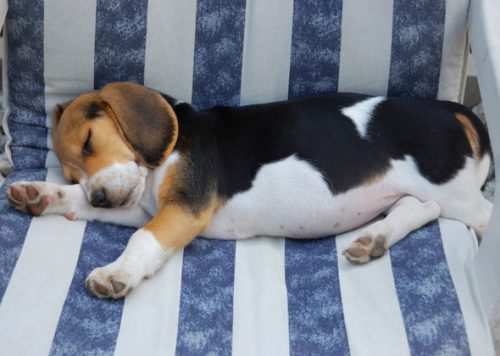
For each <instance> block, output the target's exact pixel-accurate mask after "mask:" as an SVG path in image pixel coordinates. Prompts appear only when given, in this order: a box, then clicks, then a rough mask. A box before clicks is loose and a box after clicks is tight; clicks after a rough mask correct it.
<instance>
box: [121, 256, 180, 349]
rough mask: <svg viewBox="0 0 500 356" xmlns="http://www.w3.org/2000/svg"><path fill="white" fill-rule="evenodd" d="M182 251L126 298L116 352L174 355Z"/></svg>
mask: <svg viewBox="0 0 500 356" xmlns="http://www.w3.org/2000/svg"><path fill="white" fill-rule="evenodd" d="M182 256H183V252H182V251H179V252H178V253H176V254H175V255H173V256H172V257H170V259H169V260H168V261H167V263H166V264H165V265H164V266H163V267H162V268H161V269H160V271H159V272H158V273H157V274H156V275H154V276H153V277H151V278H150V279H149V280H144V281H142V282H141V284H140V285H139V287H138V288H136V289H135V290H133V291H132V292H131V293H130V294H129V295H128V296H127V297H126V298H125V305H124V307H123V313H122V320H121V324H120V332H119V334H118V339H117V342H116V348H115V355H120V356H122V355H151V356H153V355H174V354H175V347H176V340H177V323H178V319H179V303H180V294H181V280H182Z"/></svg>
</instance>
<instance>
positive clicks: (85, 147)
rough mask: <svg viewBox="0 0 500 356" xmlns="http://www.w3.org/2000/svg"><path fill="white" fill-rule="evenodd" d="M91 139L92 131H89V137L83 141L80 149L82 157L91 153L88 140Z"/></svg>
mask: <svg viewBox="0 0 500 356" xmlns="http://www.w3.org/2000/svg"><path fill="white" fill-rule="evenodd" d="M91 138H92V130H89V135H88V136H87V139H86V140H85V143H84V144H83V147H82V155H83V156H84V157H87V156H90V154H91V153H92V146H91V144H90V139H91Z"/></svg>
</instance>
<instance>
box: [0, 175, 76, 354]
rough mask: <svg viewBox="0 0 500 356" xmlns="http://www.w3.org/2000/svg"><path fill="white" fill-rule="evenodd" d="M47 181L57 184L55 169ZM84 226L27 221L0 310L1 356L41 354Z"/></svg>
mask: <svg viewBox="0 0 500 356" xmlns="http://www.w3.org/2000/svg"><path fill="white" fill-rule="evenodd" d="M47 181H48V182H53V183H60V184H62V183H63V178H62V173H61V172H60V170H58V169H49V170H48V174H47ZM84 229H85V222H83V221H75V222H70V221H68V220H66V218H64V217H62V216H55V215H51V216H44V217H39V218H33V220H32V222H31V225H30V227H29V229H28V232H27V235H26V240H25V242H24V246H23V249H22V251H21V254H20V256H19V259H18V261H17V264H16V267H15V269H14V272H13V274H12V277H11V279H10V282H9V286H8V288H7V290H6V292H5V296H4V298H3V301H2V304H1V306H0V345H2V346H1V349H2V354H3V355H35V354H36V355H47V354H48V353H49V351H50V348H51V345H52V339H53V337H54V333H55V331H56V328H57V324H58V321H59V315H60V314H61V310H62V308H63V306H64V302H65V300H66V295H67V293H68V290H69V287H70V285H71V281H72V279H73V273H74V270H75V267H76V263H77V261H78V255H79V252H80V245H81V242H82V238H83V232H84Z"/></svg>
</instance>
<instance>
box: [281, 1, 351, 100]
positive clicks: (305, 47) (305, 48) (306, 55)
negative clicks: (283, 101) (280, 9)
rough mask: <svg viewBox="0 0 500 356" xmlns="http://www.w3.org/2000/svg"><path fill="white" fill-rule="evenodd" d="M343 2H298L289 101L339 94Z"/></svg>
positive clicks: (295, 14)
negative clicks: (291, 99) (317, 95)
mask: <svg viewBox="0 0 500 356" xmlns="http://www.w3.org/2000/svg"><path fill="white" fill-rule="evenodd" d="M341 20H342V1H341V0H331V1H323V0H295V1H294V9H293V29H292V53H291V58H290V81H289V87H288V96H289V98H295V97H299V96H306V95H312V94H319V93H325V92H335V91H337V85H338V79H339V65H340V31H341Z"/></svg>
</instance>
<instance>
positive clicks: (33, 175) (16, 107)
mask: <svg viewBox="0 0 500 356" xmlns="http://www.w3.org/2000/svg"><path fill="white" fill-rule="evenodd" d="M43 19H44V10H43V1H31V0H18V1H10V2H9V12H8V14H7V24H8V27H9V34H8V37H9V39H8V42H7V44H8V52H9V55H8V66H9V71H8V85H9V99H10V115H9V125H11V124H12V125H13V127H14V133H16V132H17V135H16V136H13V142H12V147H11V148H12V158H13V161H14V165H15V167H14V168H15V170H14V172H12V174H11V175H10V176H9V177H7V179H6V180H5V182H4V185H3V187H2V191H1V192H0V251H2V253H1V254H0V271H1V273H0V300H1V299H3V296H4V294H5V290H6V289H7V285H8V283H9V280H10V278H11V276H12V272H13V271H14V268H15V266H16V263H17V259H18V258H19V255H20V253H21V250H22V247H23V244H24V240H25V238H26V233H27V231H28V228H29V226H30V224H31V219H32V217H31V216H30V215H28V214H23V213H20V212H17V211H15V210H14V209H12V208H11V207H10V206H9V203H8V201H7V199H6V196H5V190H4V189H5V188H6V187H7V186H8V185H9V184H11V183H13V182H16V181H19V180H27V181H35V180H41V181H43V180H45V178H46V176H47V171H46V170H45V169H43V170H29V169H30V168H35V167H45V159H46V157H47V150H45V149H41V150H37V149H32V148H29V147H24V146H22V145H23V144H28V145H30V144H31V143H34V142H37V143H40V140H42V141H43V140H45V143H46V140H47V130H46V129H45V128H43V127H40V126H44V125H45V116H46V115H45V80H44V77H43V70H44V65H43V58H44V52H43V29H44V26H43ZM15 123H18V124H17V125H16V124H15ZM19 124H21V125H19ZM19 126H22V128H23V130H22V135H21V136H20V132H18V131H20V130H17V128H19ZM43 147H45V146H43ZM20 151H22V152H20ZM26 151H28V152H32V151H35V152H36V153H37V154H34V155H29V156H25V155H24V153H26ZM19 169H27V170H24V171H20V170H19Z"/></svg>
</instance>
